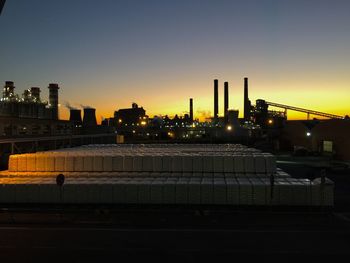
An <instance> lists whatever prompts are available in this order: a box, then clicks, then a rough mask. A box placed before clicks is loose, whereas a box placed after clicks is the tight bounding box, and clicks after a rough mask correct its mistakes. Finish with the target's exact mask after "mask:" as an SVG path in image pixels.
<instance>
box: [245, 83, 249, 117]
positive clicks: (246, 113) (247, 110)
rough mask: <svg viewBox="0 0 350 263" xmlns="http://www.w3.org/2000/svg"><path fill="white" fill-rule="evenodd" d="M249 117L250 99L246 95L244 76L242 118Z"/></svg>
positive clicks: (246, 85) (246, 86) (246, 88)
mask: <svg viewBox="0 0 350 263" xmlns="http://www.w3.org/2000/svg"><path fill="white" fill-rule="evenodd" d="M249 119H250V101H249V96H248V78H244V120H245V121H248V120H249Z"/></svg>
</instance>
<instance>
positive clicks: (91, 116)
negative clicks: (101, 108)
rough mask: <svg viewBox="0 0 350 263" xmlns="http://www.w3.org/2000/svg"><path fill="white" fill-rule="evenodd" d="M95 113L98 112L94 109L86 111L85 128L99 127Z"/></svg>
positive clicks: (86, 109)
mask: <svg viewBox="0 0 350 263" xmlns="http://www.w3.org/2000/svg"><path fill="white" fill-rule="evenodd" d="M95 112H96V109H94V108H85V109H84V117H83V126H85V127H93V126H97V121H96V114H95Z"/></svg>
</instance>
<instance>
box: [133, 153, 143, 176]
mask: <svg viewBox="0 0 350 263" xmlns="http://www.w3.org/2000/svg"><path fill="white" fill-rule="evenodd" d="M142 158H143V156H140V155H135V156H134V157H133V162H132V171H135V172H141V171H142Z"/></svg>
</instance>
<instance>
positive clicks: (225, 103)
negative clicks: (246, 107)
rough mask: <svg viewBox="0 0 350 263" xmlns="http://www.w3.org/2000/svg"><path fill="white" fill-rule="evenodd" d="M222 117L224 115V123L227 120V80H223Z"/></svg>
mask: <svg viewBox="0 0 350 263" xmlns="http://www.w3.org/2000/svg"><path fill="white" fill-rule="evenodd" d="M224 96H225V98H224V117H225V124H227V122H228V115H227V113H228V82H227V81H226V82H224Z"/></svg>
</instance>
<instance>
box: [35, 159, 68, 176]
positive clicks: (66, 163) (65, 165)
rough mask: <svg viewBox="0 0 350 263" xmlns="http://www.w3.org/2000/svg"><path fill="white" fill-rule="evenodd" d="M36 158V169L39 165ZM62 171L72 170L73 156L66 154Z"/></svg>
mask: <svg viewBox="0 0 350 263" xmlns="http://www.w3.org/2000/svg"><path fill="white" fill-rule="evenodd" d="M36 160H37V163H36V166H37V169H38V166H39V162H38V158H37V159H36ZM64 171H65V172H73V171H74V156H72V155H67V156H66V157H65V161H64Z"/></svg>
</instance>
